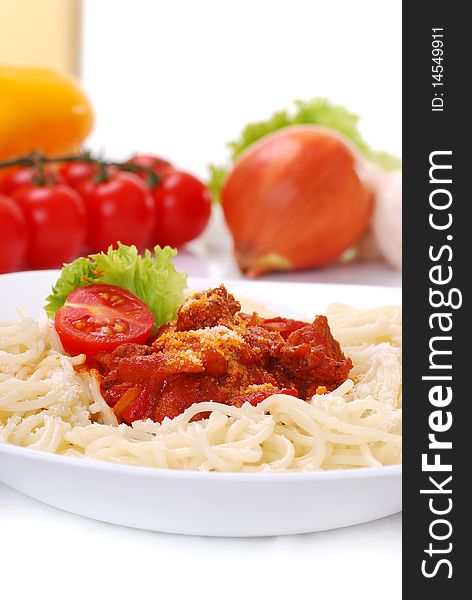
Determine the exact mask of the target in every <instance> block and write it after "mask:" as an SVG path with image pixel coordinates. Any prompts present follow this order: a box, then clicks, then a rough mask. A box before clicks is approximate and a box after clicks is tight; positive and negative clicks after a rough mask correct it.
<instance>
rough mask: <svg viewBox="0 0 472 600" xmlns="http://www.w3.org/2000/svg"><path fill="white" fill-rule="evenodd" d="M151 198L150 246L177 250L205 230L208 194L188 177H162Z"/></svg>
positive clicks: (174, 174)
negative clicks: (153, 207) (153, 217)
mask: <svg viewBox="0 0 472 600" xmlns="http://www.w3.org/2000/svg"><path fill="white" fill-rule="evenodd" d="M152 195H153V196H154V200H155V201H156V222H155V226H154V231H153V238H152V242H153V244H160V245H161V246H165V245H169V246H181V245H182V244H185V243H186V242H189V241H191V240H193V239H194V238H196V237H197V236H198V235H200V234H201V233H202V232H203V230H204V229H205V227H206V226H207V224H208V221H209V219H210V214H211V197H210V192H209V191H208V189H207V188H206V186H205V185H204V184H203V183H202V182H201V181H200V180H199V179H197V178H196V177H194V176H193V175H190V173H185V172H184V171H168V172H166V173H164V174H163V175H162V179H161V181H160V182H159V184H158V185H157V186H156V187H154V188H153V189H152Z"/></svg>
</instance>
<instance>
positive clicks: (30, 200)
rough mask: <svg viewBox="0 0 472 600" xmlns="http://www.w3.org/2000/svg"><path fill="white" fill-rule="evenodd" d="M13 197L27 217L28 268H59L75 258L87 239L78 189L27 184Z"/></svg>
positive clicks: (59, 185) (82, 204)
mask: <svg viewBox="0 0 472 600" xmlns="http://www.w3.org/2000/svg"><path fill="white" fill-rule="evenodd" d="M12 197H13V199H14V200H15V201H16V203H17V204H18V206H19V207H20V208H21V210H22V211H23V214H24V216H25V219H26V226H27V231H28V247H27V250H26V265H27V266H28V267H32V268H36V269H49V268H54V267H60V266H61V265H62V263H64V262H69V261H71V260H73V259H74V258H76V256H77V255H78V254H79V252H80V249H81V248H82V245H83V243H84V240H85V235H86V231H87V220H86V214H85V207H84V203H83V200H82V198H81V197H80V196H79V194H78V193H77V192H76V191H75V190H73V189H72V188H70V187H68V186H66V185H63V184H53V185H47V186H28V185H27V186H24V187H22V188H19V189H18V190H16V191H15V192H14V193H13V195H12Z"/></svg>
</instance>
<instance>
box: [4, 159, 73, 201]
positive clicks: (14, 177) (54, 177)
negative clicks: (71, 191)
mask: <svg viewBox="0 0 472 600" xmlns="http://www.w3.org/2000/svg"><path fill="white" fill-rule="evenodd" d="M44 172H45V176H46V181H45V183H46V184H47V185H49V184H51V183H65V180H64V178H63V177H62V175H61V174H60V173H58V172H57V171H56V170H55V169H53V168H52V167H48V166H46V167H45V169H44ZM36 173H37V171H36V169H33V168H32V167H19V168H14V169H12V170H10V171H8V172H7V173H6V174H5V175H4V176H3V177H2V178H1V180H0V192H1V193H2V194H6V195H7V196H9V195H10V194H12V193H13V192H14V191H16V190H17V189H19V188H20V187H23V186H25V185H33V178H34V176H35V175H36Z"/></svg>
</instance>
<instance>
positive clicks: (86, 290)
mask: <svg viewBox="0 0 472 600" xmlns="http://www.w3.org/2000/svg"><path fill="white" fill-rule="evenodd" d="M54 324H55V326H56V329H57V332H58V334H59V337H60V338H61V342H62V344H63V345H64V348H65V349H66V350H67V352H69V354H81V353H84V354H86V355H87V357H88V358H89V359H90V358H91V357H93V356H94V355H95V354H97V352H104V351H106V352H111V350H113V349H114V348H116V347H117V346H119V345H120V344H125V343H131V342H133V343H136V344H142V343H144V342H145V341H146V340H147V339H148V338H149V335H150V333H151V331H152V328H153V326H154V317H153V315H152V313H151V311H150V310H149V309H148V307H147V306H146V305H145V304H144V302H143V301H142V300H140V299H139V298H137V297H136V296H135V295H134V294H132V293H131V292H128V291H127V290H125V289H123V288H120V287H118V286H116V285H98V284H95V285H89V286H86V287H81V288H78V289H76V290H74V291H73V292H72V293H71V294H69V296H68V298H67V300H66V303H65V304H64V306H62V307H61V308H60V309H59V310H58V311H57V313H56V316H55V319H54Z"/></svg>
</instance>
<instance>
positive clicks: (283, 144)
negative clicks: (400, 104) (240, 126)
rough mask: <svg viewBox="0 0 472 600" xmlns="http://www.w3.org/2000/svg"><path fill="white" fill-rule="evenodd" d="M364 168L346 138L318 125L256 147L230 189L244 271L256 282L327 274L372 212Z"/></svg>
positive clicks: (228, 208) (227, 196)
mask: <svg viewBox="0 0 472 600" xmlns="http://www.w3.org/2000/svg"><path fill="white" fill-rule="evenodd" d="M358 167H359V163H358V158H357V156H356V155H355V153H354V151H353V149H352V148H351V147H350V146H349V144H348V143H347V142H345V141H344V139H343V138H342V137H341V136H340V135H339V134H337V133H335V132H332V131H331V130H329V129H326V128H323V127H318V126H314V125H300V126H292V127H286V128H284V129H282V130H280V131H277V132H276V133H273V134H271V135H268V136H266V137H264V138H263V139H262V140H260V141H259V142H257V143H255V144H253V145H252V146H250V147H249V148H248V149H247V150H246V151H245V152H244V153H243V154H241V156H240V157H239V159H238V160H237V162H236V163H235V165H234V167H233V169H232V171H231V172H230V173H229V175H228V177H227V179H226V181H225V184H224V186H223V190H222V204H223V211H224V215H225V219H226V222H227V224H228V227H229V230H230V232H231V234H232V237H233V242H234V253H235V257H236V260H237V261H238V264H239V267H240V268H241V270H242V271H243V272H244V273H246V274H247V275H248V276H250V277H251V276H252V277H255V276H257V275H261V274H263V273H266V272H268V271H274V270H295V269H306V268H313V267H320V266H322V265H326V264H328V263H330V262H333V261H334V260H336V259H337V258H338V257H339V256H340V255H341V254H342V253H343V252H344V251H345V250H347V249H348V248H350V247H351V246H352V245H353V244H355V243H356V242H357V241H358V240H359V239H360V237H361V236H362V234H363V233H364V232H365V230H366V229H367V226H368V224H369V219H370V214H371V211H372V192H371V190H370V189H369V187H368V186H367V185H366V184H365V183H364V182H363V181H362V180H361V178H360V176H359V174H358V172H357V170H356V169H357V168H358Z"/></svg>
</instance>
